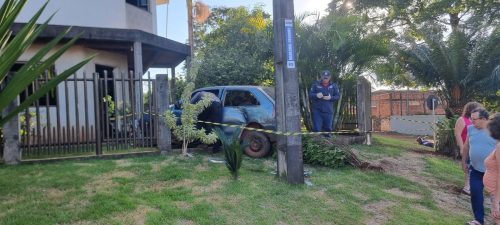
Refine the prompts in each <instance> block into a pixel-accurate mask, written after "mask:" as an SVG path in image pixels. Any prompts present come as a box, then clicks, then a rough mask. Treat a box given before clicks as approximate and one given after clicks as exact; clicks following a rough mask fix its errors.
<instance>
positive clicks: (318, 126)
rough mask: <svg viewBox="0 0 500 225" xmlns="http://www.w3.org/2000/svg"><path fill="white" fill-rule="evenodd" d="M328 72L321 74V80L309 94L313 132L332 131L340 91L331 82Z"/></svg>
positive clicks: (313, 86)
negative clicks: (334, 106) (334, 109)
mask: <svg viewBox="0 0 500 225" xmlns="http://www.w3.org/2000/svg"><path fill="white" fill-rule="evenodd" d="M331 77H332V74H331V73H330V71H328V70H324V71H323V72H321V80H318V81H316V82H314V84H313V85H312V87H311V91H310V92H309V98H310V99H311V101H312V114H313V131H314V132H319V131H327V132H330V131H332V130H333V129H332V125H333V117H334V115H333V112H334V111H333V103H334V102H335V101H337V100H338V99H339V97H340V96H339V89H338V87H337V85H336V84H334V83H332V82H331V81H330V79H331Z"/></svg>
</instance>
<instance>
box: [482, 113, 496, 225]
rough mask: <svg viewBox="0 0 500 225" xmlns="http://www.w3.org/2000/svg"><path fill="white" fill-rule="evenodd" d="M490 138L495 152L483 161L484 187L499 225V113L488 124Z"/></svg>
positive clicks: (492, 212)
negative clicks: (494, 143)
mask: <svg viewBox="0 0 500 225" xmlns="http://www.w3.org/2000/svg"><path fill="white" fill-rule="evenodd" d="M488 130H489V131H490V135H491V137H493V138H494V139H495V140H496V142H497V143H496V147H495V150H494V151H493V152H492V153H491V154H490V155H489V156H488V157H486V159H485V160H484V165H485V167H486V173H485V174H484V177H483V183H484V187H485V188H486V190H487V191H488V193H489V194H490V196H491V214H492V216H493V219H494V220H495V223H496V224H497V225H500V173H499V172H498V171H500V160H498V159H500V113H496V114H495V115H493V117H492V119H491V121H490V122H489V124H488Z"/></svg>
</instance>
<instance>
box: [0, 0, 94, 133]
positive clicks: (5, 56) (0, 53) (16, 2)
mask: <svg viewBox="0 0 500 225" xmlns="http://www.w3.org/2000/svg"><path fill="white" fill-rule="evenodd" d="M27 1H28V0H6V1H5V2H4V3H3V5H2V7H1V8H0V87H2V88H1V89H0V112H1V111H3V110H4V109H5V108H6V107H7V106H8V105H9V104H10V103H11V102H12V101H13V100H15V99H16V98H17V96H18V95H19V94H20V93H22V92H23V91H24V90H25V89H26V87H27V86H29V85H30V84H31V83H32V82H33V81H34V80H36V79H37V78H38V77H39V76H40V75H41V74H43V73H44V71H47V70H48V69H49V68H50V67H51V66H53V65H54V63H55V61H56V60H57V59H58V58H59V57H61V56H62V55H63V54H64V52H66V50H68V49H69V48H70V47H71V46H72V45H73V44H74V43H75V41H76V40H77V39H78V36H79V35H77V37H75V38H72V39H71V40H69V41H68V42H66V43H65V44H63V45H61V46H60V47H59V46H57V45H58V44H59V42H60V41H61V39H62V38H63V37H64V36H65V35H66V34H67V33H68V32H69V29H67V30H66V31H65V32H63V33H61V34H59V35H58V36H57V37H55V38H54V39H53V40H51V41H50V42H48V43H46V44H45V45H44V46H43V47H42V48H41V49H40V50H38V52H37V53H36V54H35V55H34V56H33V57H32V58H31V59H30V60H28V61H27V62H26V64H24V65H23V66H22V67H21V68H20V69H19V70H18V71H17V72H16V73H14V74H11V76H9V72H10V69H11V68H12V66H13V65H14V64H15V63H16V61H17V60H18V59H19V57H20V56H21V55H22V54H23V53H24V52H25V51H26V50H27V49H28V48H29V47H30V46H31V44H32V43H33V42H34V41H35V40H36V38H37V37H38V35H39V34H40V33H42V31H43V30H44V29H45V28H46V27H47V26H48V23H49V22H50V20H51V19H52V17H53V16H54V15H51V16H50V17H49V19H47V20H46V21H45V22H44V23H42V24H40V25H39V24H37V21H38V19H39V18H40V15H41V14H42V12H43V11H44V9H45V7H46V6H47V3H48V2H46V3H45V4H44V5H43V6H42V8H40V9H39V10H38V11H37V13H35V15H34V16H33V17H32V18H31V19H30V20H29V22H28V23H27V24H26V25H25V26H24V27H23V28H22V29H21V30H20V31H19V32H18V33H17V34H16V35H15V36H14V37H13V36H12V31H11V27H12V25H13V24H14V20H15V19H16V17H17V16H18V15H19V13H20V12H21V10H22V8H23V7H24V5H25V4H26V2H27ZM51 51H53V53H50V54H49V52H51ZM92 57H93V56H90V57H88V58H86V59H84V60H83V61H82V62H80V63H78V64H76V65H74V66H72V67H71V68H69V69H67V70H65V71H63V72H61V73H59V74H58V75H53V76H51V78H50V80H49V82H47V83H45V84H43V85H42V86H41V87H40V88H39V89H38V90H37V91H35V92H34V93H33V94H32V95H30V96H28V98H26V99H25V100H24V101H23V102H21V103H20V105H19V106H17V107H16V108H15V109H14V110H12V111H10V112H9V114H7V115H6V116H4V117H2V116H1V115H0V126H2V125H3V124H5V122H7V121H8V120H9V119H12V118H13V117H14V116H16V115H17V114H18V113H19V112H21V111H23V110H24V109H26V108H27V107H29V106H30V105H32V104H33V102H35V101H36V100H38V99H39V98H40V97H42V96H44V95H45V94H47V93H48V92H49V91H51V90H52V89H54V88H55V87H56V86H57V85H58V84H59V83H60V82H62V81H64V80H65V79H66V78H68V77H69V76H71V75H72V74H73V73H75V72H76V71H77V70H78V69H80V68H81V67H82V66H83V65H85V64H86V63H87V62H89V61H90V60H91V59H92Z"/></svg>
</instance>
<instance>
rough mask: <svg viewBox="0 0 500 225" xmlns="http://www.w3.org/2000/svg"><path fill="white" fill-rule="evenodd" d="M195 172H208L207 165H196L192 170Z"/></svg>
mask: <svg viewBox="0 0 500 225" xmlns="http://www.w3.org/2000/svg"><path fill="white" fill-rule="evenodd" d="M194 169H195V170H196V171H198V172H205V171H208V164H205V163H203V164H198V165H197V166H196V167H195V168H194Z"/></svg>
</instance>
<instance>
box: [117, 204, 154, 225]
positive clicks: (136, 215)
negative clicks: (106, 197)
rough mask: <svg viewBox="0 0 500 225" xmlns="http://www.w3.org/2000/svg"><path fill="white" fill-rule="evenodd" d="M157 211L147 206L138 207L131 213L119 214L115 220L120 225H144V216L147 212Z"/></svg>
mask: <svg viewBox="0 0 500 225" xmlns="http://www.w3.org/2000/svg"><path fill="white" fill-rule="evenodd" d="M155 211H158V210H156V209H153V208H151V207H147V206H142V205H141V206H139V207H137V209H135V210H134V211H133V212H127V213H120V214H118V215H117V216H115V218H116V219H117V220H118V221H119V222H120V223H121V224H135V225H144V224H146V216H147V214H148V213H149V212H155Z"/></svg>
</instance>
